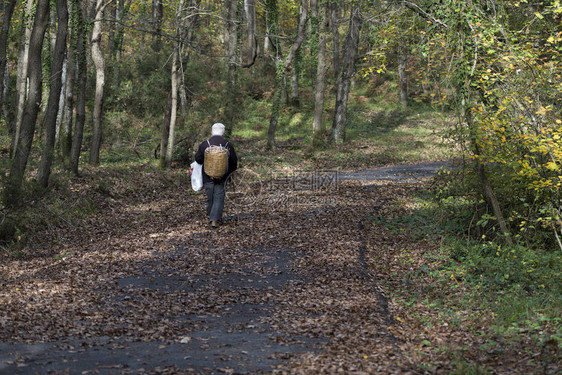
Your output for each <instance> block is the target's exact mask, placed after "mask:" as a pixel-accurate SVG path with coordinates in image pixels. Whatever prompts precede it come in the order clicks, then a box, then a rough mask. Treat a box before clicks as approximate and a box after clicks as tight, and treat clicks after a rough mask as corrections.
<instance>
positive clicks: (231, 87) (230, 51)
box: [223, 0, 239, 137]
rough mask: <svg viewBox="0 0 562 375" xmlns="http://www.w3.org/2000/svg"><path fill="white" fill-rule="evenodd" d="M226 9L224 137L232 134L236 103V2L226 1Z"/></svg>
mask: <svg viewBox="0 0 562 375" xmlns="http://www.w3.org/2000/svg"><path fill="white" fill-rule="evenodd" d="M224 4H225V7H226V25H225V26H226V27H225V31H226V33H225V34H226V35H225V36H226V39H225V40H226V55H227V56H228V78H227V91H228V96H229V97H228V99H227V103H226V108H225V111H224V121H223V122H224V124H225V127H226V130H225V135H226V136H227V137H228V136H229V135H230V134H231V133H232V128H233V125H234V124H233V122H234V115H235V113H236V107H237V103H238V100H237V98H238V95H239V94H238V1H237V0H228V1H226V2H225V3H224Z"/></svg>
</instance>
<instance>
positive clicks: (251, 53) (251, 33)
mask: <svg viewBox="0 0 562 375" xmlns="http://www.w3.org/2000/svg"><path fill="white" fill-rule="evenodd" d="M244 12H245V13H246V25H247V29H248V31H247V38H246V44H247V51H246V54H245V55H246V62H245V63H244V64H243V65H242V67H243V68H249V67H251V66H252V65H254V63H255V61H256V57H257V56H258V41H257V39H256V0H244Z"/></svg>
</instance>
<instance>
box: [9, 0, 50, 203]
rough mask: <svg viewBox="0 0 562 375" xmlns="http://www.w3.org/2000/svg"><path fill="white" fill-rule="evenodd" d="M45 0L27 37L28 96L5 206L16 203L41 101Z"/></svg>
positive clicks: (46, 15) (41, 3)
mask: <svg viewBox="0 0 562 375" xmlns="http://www.w3.org/2000/svg"><path fill="white" fill-rule="evenodd" d="M49 2H50V0H38V2H37V6H36V9H35V20H34V22H33V29H32V32H31V36H30V40H29V56H28V59H29V67H28V73H29V97H28V100H27V102H26V103H25V109H24V111H23V116H22V125H21V134H20V137H19V138H18V142H17V143H16V147H15V150H14V159H13V161H12V166H11V168H10V175H9V178H8V181H7V186H6V189H5V194H6V196H5V198H6V199H5V202H6V205H9V206H17V205H18V204H19V196H20V189H21V184H22V182H23V178H24V173H25V169H26V166H27V160H28V158H29V153H30V151H31V144H32V142H33V135H34V132H35V123H36V121H37V115H38V113H39V107H40V103H41V90H42V85H43V77H42V65H41V50H42V48H43V39H44V37H45V32H46V30H47V25H48V23H49Z"/></svg>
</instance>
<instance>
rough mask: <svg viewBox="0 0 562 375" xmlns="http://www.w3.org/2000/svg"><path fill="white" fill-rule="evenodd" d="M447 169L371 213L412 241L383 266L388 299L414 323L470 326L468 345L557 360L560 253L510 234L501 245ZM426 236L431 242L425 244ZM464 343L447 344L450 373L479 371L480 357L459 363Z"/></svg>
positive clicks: (475, 201) (466, 186) (561, 324)
mask: <svg viewBox="0 0 562 375" xmlns="http://www.w3.org/2000/svg"><path fill="white" fill-rule="evenodd" d="M453 174H454V173H451V172H448V173H443V174H442V175H441V176H440V177H438V178H437V179H436V180H435V181H434V185H433V186H432V188H431V189H420V190H416V192H415V193H414V194H412V195H410V196H408V197H407V198H401V199H399V198H397V204H399V205H400V206H401V207H402V208H401V209H399V210H400V213H399V214H395V215H389V216H388V217H384V216H381V217H379V218H377V219H375V220H374V224H375V225H376V227H380V226H382V227H383V228H385V230H388V231H389V232H390V233H394V235H396V236H398V235H402V236H404V235H406V236H407V237H408V238H409V239H410V240H413V241H415V242H417V243H418V245H411V246H408V247H404V249H402V250H399V251H397V252H395V253H394V259H393V261H392V262H391V266H390V271H392V275H393V277H394V278H395V279H396V280H399V281H397V282H391V283H390V284H389V285H387V288H391V290H393V292H392V298H393V301H395V302H396V303H397V305H398V307H397V308H398V309H399V310H402V309H403V310H404V311H406V312H404V313H403V315H406V314H410V316H411V317H412V319H415V320H416V321H417V322H418V323H417V324H421V325H422V326H427V327H439V326H442V325H446V326H448V327H453V328H456V329H458V330H462V331H469V332H472V334H474V335H476V336H477V337H479V340H478V342H476V343H472V344H471V345H472V346H471V345H469V344H467V345H469V347H470V349H471V350H476V351H480V352H482V353H487V354H497V355H500V354H502V353H505V352H507V351H508V350H510V349H511V350H512V351H516V352H517V351H519V352H520V353H521V356H522V358H521V360H525V361H531V362H533V361H534V362H533V363H536V365H537V368H540V369H543V368H546V367H548V366H549V365H551V366H552V365H553V364H555V363H560V361H562V355H561V352H562V318H561V316H560V311H562V271H561V270H562V252H561V251H560V250H559V249H558V248H557V247H551V246H548V244H547V243H543V244H542V246H540V244H539V243H534V244H533V245H534V246H530V245H529V244H528V243H525V242H523V241H522V240H521V239H520V238H517V237H515V238H514V239H513V240H514V243H513V244H512V245H508V244H507V243H506V242H505V241H503V240H502V238H501V237H500V236H498V235H497V232H495V230H494V228H493V225H491V224H490V223H489V222H488V221H493V218H492V217H490V216H486V214H485V212H484V211H483V210H482V202H481V198H480V197H479V195H478V194H474V193H473V192H474V190H472V189H471V188H470V183H467V182H466V181H464V180H458V179H457V180H454V181H455V182H452V181H453V178H452V175H453ZM379 230H380V229H379ZM426 240H429V242H430V243H431V244H437V245H432V246H426V245H425V243H424V241H426ZM397 243H398V244H399V245H394V246H405V245H403V244H402V243H401V242H397ZM383 246H384V244H383ZM374 264H377V263H376V262H374ZM379 264H380V262H379ZM424 311H425V313H424ZM428 311H431V314H429V313H428ZM425 341H426V344H427V343H429V341H428V340H425ZM467 348H468V347H463V346H457V347H451V348H448V349H447V350H448V351H449V356H452V357H454V358H457V359H458V360H459V362H458V368H457V370H456V372H454V373H458V374H471V373H486V372H485V371H486V370H485V368H486V366H485V365H484V364H482V366H480V365H479V364H478V363H476V364H474V363H472V364H470V363H468V362H463V361H464V358H465V357H466V353H465V352H466V350H468V349H467ZM479 366H480V367H479ZM474 371H476V372H474ZM481 371H484V372H481ZM545 373H548V371H546V370H545Z"/></svg>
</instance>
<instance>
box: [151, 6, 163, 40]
mask: <svg viewBox="0 0 562 375" xmlns="http://www.w3.org/2000/svg"><path fill="white" fill-rule="evenodd" d="M163 17H164V5H163V4H162V0H152V29H153V30H154V34H155V35H156V39H157V40H159V39H160V34H161V33H162V18H163Z"/></svg>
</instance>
